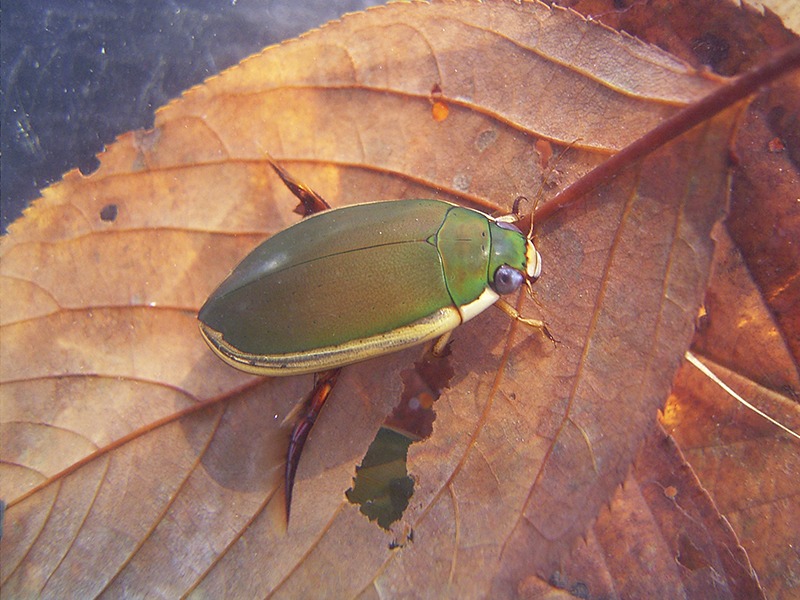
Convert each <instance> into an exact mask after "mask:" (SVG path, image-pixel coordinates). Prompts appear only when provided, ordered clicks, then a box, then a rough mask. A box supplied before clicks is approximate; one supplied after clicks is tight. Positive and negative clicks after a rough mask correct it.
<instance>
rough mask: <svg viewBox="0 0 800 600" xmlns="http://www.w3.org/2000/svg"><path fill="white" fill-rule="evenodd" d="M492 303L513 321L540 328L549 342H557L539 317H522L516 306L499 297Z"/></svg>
mask: <svg viewBox="0 0 800 600" xmlns="http://www.w3.org/2000/svg"><path fill="white" fill-rule="evenodd" d="M494 305H495V306H496V307H497V308H499V309H500V310H502V311H503V312H504V313H506V314H507V315H508V316H509V317H511V318H512V319H514V320H515V321H519V322H520V323H522V324H524V325H527V326H528V327H533V328H535V329H538V330H540V331H541V332H542V333H543V334H545V335H546V336H547V338H548V339H549V340H550V341H551V342H553V343H554V344H555V343H557V340H556V338H554V337H553V334H552V333H550V330H549V329H548V328H547V325H545V322H544V321H541V320H539V319H529V318H527V317H523V316H522V315H521V314H519V311H517V309H516V308H514V307H513V306H511V305H510V304H509V303H508V302H506V301H505V300H503V299H502V298H500V299H499V300H498V301H497V302H495V303H494Z"/></svg>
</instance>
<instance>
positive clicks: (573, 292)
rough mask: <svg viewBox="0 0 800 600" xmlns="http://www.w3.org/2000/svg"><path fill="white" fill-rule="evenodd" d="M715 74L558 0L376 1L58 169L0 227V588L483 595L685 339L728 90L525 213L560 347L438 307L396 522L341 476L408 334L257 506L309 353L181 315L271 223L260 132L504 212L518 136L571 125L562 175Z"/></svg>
mask: <svg viewBox="0 0 800 600" xmlns="http://www.w3.org/2000/svg"><path fill="white" fill-rule="evenodd" d="M720 83H721V82H720V80H718V79H716V78H714V77H712V76H709V75H704V74H702V73H698V72H696V71H693V70H692V69H690V68H688V67H687V66H685V65H684V64H683V63H681V62H679V61H677V60H675V59H673V58H671V57H670V56H668V55H666V54H664V53H662V52H659V51H657V50H655V49H654V48H652V47H648V46H646V45H644V44H642V43H640V42H638V41H636V40H634V39H632V38H629V37H627V36H623V35H619V34H617V33H615V32H613V31H610V30H608V29H605V28H603V27H600V26H598V25H596V24H592V23H588V22H586V21H584V20H582V19H580V18H579V17H577V16H576V15H574V14H572V13H569V12H567V11H564V10H560V9H557V10H551V9H548V8H545V7H543V6H541V5H538V4H534V3H523V4H515V3H511V2H497V3H487V4H478V3H472V2H456V3H434V4H431V5H428V4H398V5H392V6H390V7H385V8H380V9H374V10H370V11H367V12H366V13H363V14H360V15H354V16H351V17H348V18H345V19H343V20H342V21H341V22H337V23H335V24H332V25H329V26H327V27H325V28H323V29H321V30H319V31H316V32H313V33H311V34H308V35H307V36H305V37H303V38H301V39H300V40H298V41H295V42H290V43H286V44H283V45H281V46H277V47H273V48H269V49H267V50H266V51H264V52H263V53H262V54H259V55H257V56H254V57H251V58H250V59H247V60H246V61H243V62H242V63H241V64H240V65H238V66H237V67H235V68H233V69H231V70H229V71H227V72H225V73H224V74H222V75H220V76H217V77H215V78H213V79H211V80H209V81H208V82H206V83H205V84H204V85H203V86H199V87H197V88H194V89H192V90H190V91H189V92H187V93H186V94H185V95H184V96H183V97H182V98H181V99H180V100H177V101H175V102H173V103H171V104H170V105H169V106H167V107H165V108H164V109H162V110H161V111H159V113H158V114H157V118H156V124H155V128H154V130H153V131H151V132H145V133H141V132H137V133H131V134H127V135H125V136H123V137H121V138H120V140H119V141H118V142H117V143H115V144H114V145H113V146H112V147H110V148H109V149H108V151H107V152H106V153H104V154H103V155H102V157H101V166H100V168H99V169H98V171H97V172H96V173H94V174H92V175H91V176H90V177H83V176H82V175H80V174H79V173H78V172H77V171H75V172H71V173H69V174H67V175H66V176H65V178H64V180H63V181H62V182H60V183H58V184H56V185H54V186H52V187H50V188H48V189H47V190H45V191H44V193H43V197H42V198H41V199H40V200H38V201H37V202H36V203H35V205H34V206H33V207H32V208H31V209H29V210H28V211H27V213H26V215H25V217H24V218H23V219H21V220H20V221H18V222H17V223H15V224H14V226H13V227H12V228H11V230H10V234H9V235H8V236H7V237H6V238H4V239H3V241H2V257H3V258H2V264H1V265H0V269H2V282H3V286H4V289H3V298H4V301H3V311H2V315H1V316H0V318H1V319H2V336H3V345H2V348H0V358H1V359H2V360H1V361H0V378H1V379H0V381H2V383H3V385H2V388H0V392H1V393H2V428H3V431H2V434H3V436H2V440H3V441H2V453H3V463H2V471H0V474H2V477H1V478H0V485H2V490H1V492H0V493H1V494H2V497H3V498H6V499H8V501H9V502H10V507H9V510H8V512H7V516H6V523H5V525H6V527H5V534H4V537H3V540H2V543H1V544H0V556H1V557H2V560H0V571H1V574H2V585H3V590H4V592H7V593H8V594H9V595H31V594H42V595H46V596H64V595H72V596H75V595H79V596H88V595H97V594H100V593H104V592H105V593H106V594H108V595H114V596H118V595H123V594H128V595H130V594H133V595H136V594H145V593H150V594H159V595H162V596H168V597H172V596H176V595H180V594H185V593H188V592H192V591H194V592H196V593H198V594H202V595H207V596H222V595H225V594H227V595H230V596H243V597H250V596H264V595H268V594H271V593H275V594H277V595H281V596H286V597H300V596H309V595H321V594H328V595H331V596H353V595H358V594H361V595H363V596H367V595H379V594H391V595H430V596H438V595H441V594H448V595H453V596H455V595H459V596H486V595H488V594H490V593H492V594H494V595H497V596H511V595H515V594H517V593H520V592H522V591H525V590H526V589H527V588H526V586H527V585H528V584H529V583H530V582H531V581H532V580H531V577H532V576H536V577H544V578H545V579H547V578H548V577H550V576H551V575H552V574H553V573H554V572H555V570H556V569H557V568H558V566H559V564H560V563H561V562H563V561H564V560H566V559H567V558H568V557H569V555H570V552H571V550H572V548H573V547H574V545H575V543H576V542H577V541H578V540H579V539H580V538H581V536H583V535H585V534H586V532H587V531H589V530H590V528H591V527H592V525H593V523H594V522H595V519H596V518H597V516H598V514H600V512H601V511H602V508H603V506H605V505H606V504H608V503H609V502H611V501H612V498H614V494H615V493H617V490H618V489H619V485H620V484H621V483H622V482H623V481H624V480H625V479H626V477H627V476H628V472H629V469H630V467H631V465H632V464H633V462H634V459H635V457H636V456H637V452H638V448H639V445H640V442H641V440H642V439H643V438H644V437H645V436H647V435H648V432H650V431H651V429H652V426H653V420H654V418H655V412H656V409H657V408H658V407H659V406H661V404H662V403H663V401H664V398H665V397H666V396H667V394H668V392H669V389H670V385H671V381H672V376H673V373H674V371H675V369H676V368H677V366H678V365H679V361H680V358H681V357H682V356H683V353H684V351H685V349H686V348H687V347H688V344H689V341H690V339H691V335H692V332H693V329H694V318H695V315H696V313H697V309H698V307H699V305H700V303H701V301H702V298H703V294H704V290H705V287H706V280H707V275H708V271H709V265H710V262H711V257H712V251H713V243H712V241H711V237H710V232H711V230H712V228H713V227H714V225H715V223H716V222H717V221H718V220H719V218H720V217H721V216H722V215H723V213H724V209H725V203H726V198H727V181H728V180H727V166H728V162H727V161H728V144H729V140H730V139H731V137H732V136H733V132H734V129H735V126H736V124H737V116H738V114H739V110H740V109H738V108H734V109H732V110H730V111H728V112H727V113H725V114H722V115H720V116H719V117H717V118H715V119H713V120H711V121H709V122H707V123H705V124H703V125H701V126H700V127H698V128H696V129H695V130H693V131H692V132H690V133H689V134H687V135H685V136H683V137H681V138H680V139H679V140H677V141H675V142H673V143H672V144H670V145H669V146H667V147H665V148H663V149H661V150H659V151H658V152H657V153H655V154H653V155H652V156H650V157H648V158H647V159H645V160H644V161H642V162H641V163H638V164H636V165H633V166H632V167H631V168H630V169H628V171H626V172H625V173H624V174H623V175H621V176H620V177H618V178H617V179H616V180H615V181H614V182H612V183H611V184H609V185H606V186H604V187H602V188H600V189H598V190H596V192H595V193H593V194H592V195H591V197H588V198H586V199H585V201H584V202H582V203H580V204H576V205H574V206H572V207H570V208H568V209H566V210H564V211H562V212H560V213H558V214H557V215H556V216H555V217H553V218H551V219H548V220H547V221H545V222H542V223H540V226H539V230H538V240H537V244H538V247H539V248H540V250H541V252H542V255H543V256H544V257H545V261H546V262H545V268H546V275H545V277H543V278H542V280H541V281H540V283H538V284H537V298H538V303H539V305H538V306H537V304H535V303H533V302H530V301H526V300H525V299H524V298H521V299H520V302H521V308H522V310H523V312H524V313H526V314H532V315H537V314H539V315H541V316H542V317H543V318H545V319H546V320H547V322H548V324H549V326H550V327H551V329H552V330H553V332H554V333H555V335H556V337H557V338H558V339H559V341H560V343H559V344H558V345H557V346H556V347H553V345H552V344H551V343H550V342H549V341H548V340H546V339H544V338H543V337H542V336H540V335H537V334H535V333H533V334H531V333H530V332H528V331H522V330H519V329H518V328H517V327H516V326H513V325H511V324H510V323H509V322H508V320H507V319H506V318H505V317H503V316H502V315H500V314H499V313H498V314H495V313H494V312H489V313H487V314H484V315H482V316H481V317H480V318H479V319H476V320H474V321H472V322H470V323H468V324H466V325H465V326H463V327H461V328H459V330H458V331H457V332H456V334H455V336H454V341H453V344H452V355H451V356H450V358H449V361H450V362H451V364H452V366H453V368H454V373H455V375H454V376H453V378H452V380H451V387H450V389H449V390H447V391H446V392H445V393H444V394H443V395H442V397H441V398H440V400H439V401H438V402H437V404H436V412H437V419H436V421H435V423H434V432H433V434H432V436H431V437H430V438H429V439H428V440H426V441H425V442H423V443H419V444H415V445H414V446H412V449H411V452H410V463H409V467H410V470H411V472H412V474H413V475H414V476H415V477H416V479H417V489H416V491H415V494H414V496H413V497H412V499H411V506H410V507H409V509H408V511H407V512H406V514H405V515H404V525H406V526H408V527H410V528H413V531H414V532H415V534H414V541H413V543H408V544H405V545H404V546H403V547H402V548H400V549H397V548H394V549H393V548H392V544H391V542H392V534H387V533H385V532H383V531H382V530H380V529H379V528H377V527H376V526H375V525H374V524H373V523H370V522H369V521H368V520H367V519H366V518H364V517H363V516H362V515H361V514H360V513H359V512H358V510H357V508H356V507H354V506H352V505H350V504H348V503H347V501H346V500H345V498H344V491H345V490H346V489H347V488H348V487H349V486H350V483H351V478H352V476H353V474H354V468H355V465H356V464H358V463H359V462H360V459H361V457H363V455H364V453H365V451H366V448H367V446H368V444H369V442H370V441H371V439H372V437H373V436H374V434H375V431H376V430H377V429H378V427H379V426H380V424H381V422H382V420H383V419H384V418H385V416H386V415H387V414H388V413H389V412H390V411H391V407H392V405H393V404H394V403H395V402H396V401H397V399H398V398H399V396H400V394H401V389H402V378H401V375H400V373H401V371H402V370H403V369H404V368H405V367H407V366H408V365H410V364H411V363H412V362H413V361H414V360H416V359H417V358H418V357H419V356H420V354H421V353H422V350H419V349H417V350H411V351H407V352H404V353H401V354H398V355H394V356H389V357H385V358H382V359H378V360H374V361H369V362H367V363H363V364H361V365H357V366H354V367H352V368H348V369H345V371H344V373H343V376H342V378H341V380H340V382H339V386H338V387H337V389H336V391H335V392H334V397H332V398H331V400H330V401H329V404H328V406H327V407H326V409H325V411H324V412H323V414H322V415H321V417H320V419H319V421H318V423H317V425H316V427H315V429H314V432H313V434H312V436H311V439H310V441H309V443H308V447H307V449H306V452H305V454H304V457H303V461H302V463H301V465H300V470H299V472H298V481H297V485H296V488H295V494H294V498H295V503H294V505H293V508H292V514H293V521H292V524H291V527H290V529H289V531H288V532H285V531H283V529H282V526H281V524H280V523H279V522H276V521H275V513H276V511H275V508H276V507H279V508H281V509H282V506H281V505H280V503H281V489H280V484H279V479H280V477H279V473H280V460H281V457H282V454H281V453H282V451H283V447H284V446H283V444H284V443H285V430H284V429H283V428H282V427H281V422H282V420H283V418H284V417H285V416H286V415H287V414H288V413H289V412H290V411H291V409H292V407H293V404H294V403H295V402H296V401H297V400H298V399H299V398H301V397H302V396H303V395H304V393H305V392H306V391H307V389H308V388H309V386H310V378H308V377H305V378H288V379H280V380H260V379H257V378H253V377H251V376H247V375H244V374H241V373H238V372H236V371H233V370H232V369H230V368H228V367H226V366H224V365H223V364H221V363H220V362H219V361H217V360H216V359H215V358H214V357H213V356H212V355H211V353H210V352H209V351H208V350H207V349H206V348H205V347H204V345H203V343H202V342H201V340H200V336H199V334H198V332H197V329H196V321H195V317H194V315H195V312H196V310H197V308H198V307H199V306H200V305H201V303H202V302H203V300H204V299H205V297H206V296H207V295H208V293H209V292H210V291H211V290H212V289H213V288H214V287H215V285H216V284H217V283H218V282H219V281H220V280H221V279H222V278H223V277H224V276H225V274H226V273H227V271H228V270H229V269H230V268H231V267H232V266H234V265H235V264H236V262H237V261H238V260H239V259H241V258H242V257H243V256H244V255H245V254H246V253H247V252H248V251H249V250H250V249H251V248H252V247H253V246H254V245H255V244H256V243H257V242H258V241H259V240H261V239H263V238H264V237H265V236H268V235H270V234H272V233H274V232H276V231H279V230H281V229H283V228H285V227H286V226H287V225H288V224H289V223H291V222H294V221H295V220H296V219H297V216H296V215H294V214H293V213H292V212H291V208H292V206H293V205H294V201H293V199H292V198H291V196H290V194H289V193H288V191H286V190H285V189H284V188H283V186H282V185H281V184H280V182H279V181H278V180H277V178H275V177H274V176H273V175H272V173H271V171H270V169H269V168H268V166H267V165H266V163H265V161H264V155H265V153H266V152H269V153H270V154H272V155H273V156H274V157H276V158H277V159H279V160H280V161H281V162H282V163H283V164H284V166H286V167H287V168H288V169H290V170H291V171H292V173H293V174H294V175H295V176H296V177H297V178H299V179H300V180H302V181H304V182H306V183H307V184H308V185H310V186H311V187H313V188H314V189H316V190H317V191H319V192H320V193H321V194H322V195H323V196H325V197H326V199H328V200H329V201H330V202H331V203H332V204H333V205H342V204H348V203H352V202H363V201H367V200H374V199H379V198H400V197H414V196H426V197H438V198H444V199H451V200H456V201H459V202H463V203H467V204H469V205H471V206H477V207H483V208H484V209H486V210H493V209H497V208H501V207H505V208H506V209H507V207H508V206H510V203H511V201H512V200H513V199H514V198H515V197H516V196H517V195H520V194H522V195H527V196H529V197H535V196H536V193H537V191H538V190H539V189H540V188H541V184H540V182H541V180H542V167H541V166H540V163H539V159H538V156H537V153H536V151H535V149H534V148H535V144H534V142H535V141H536V140H537V139H539V140H541V139H544V140H546V141H548V142H550V143H551V144H553V145H554V146H556V147H562V148H563V147H566V146H569V150H568V151H567V152H566V153H565V154H564V156H563V158H562V159H561V160H560V161H559V162H558V165H557V168H558V171H559V172H560V173H561V175H560V178H561V181H560V184H561V185H563V184H566V183H569V182H571V181H574V180H575V179H577V178H578V177H580V176H581V175H583V174H584V173H586V172H587V171H588V170H589V169H590V168H591V167H592V166H594V165H596V164H598V163H600V162H602V161H603V160H604V159H605V158H606V157H607V156H608V155H610V154H612V153H614V152H616V151H617V150H619V149H620V148H622V147H624V146H625V145H627V144H628V143H630V142H631V141H633V140H636V139H637V138H638V137H639V136H641V135H642V134H643V133H645V132H647V131H648V130H650V129H651V128H652V127H654V126H655V125H657V124H658V123H659V122H661V121H662V120H663V119H665V118H666V117H668V116H669V115H671V114H674V113H675V112H676V111H677V110H679V109H680V108H681V107H683V106H685V105H687V104H690V103H692V102H693V101H696V100H697V99H699V98H701V97H703V96H705V95H706V94H708V93H709V92H711V91H713V90H714V89H716V88H717V87H718V86H719V85H720ZM436 86H438V89H439V90H441V92H440V95H437V98H438V100H439V101H440V102H443V103H445V104H446V105H447V108H448V110H447V114H446V118H444V120H440V118H441V112H437V114H436V117H434V115H433V114H432V106H431V94H432V90H434V89H436ZM365 192H366V193H367V194H368V195H366V196H365ZM277 512H278V513H280V511H277ZM693 543H694V542H693ZM665 556H666V555H663V556H661V557H660V558H661V559H662V560H665ZM664 577H665V578H666V579H664V581H668V580H669V577H671V574H669V573H667V574H665V575H664ZM550 592H551V593H553V594H558V592H557V591H554V590H550Z"/></svg>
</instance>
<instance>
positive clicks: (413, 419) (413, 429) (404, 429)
mask: <svg viewBox="0 0 800 600" xmlns="http://www.w3.org/2000/svg"><path fill="white" fill-rule="evenodd" d="M448 356H449V349H446V350H445V353H444V356H442V357H434V356H431V355H428V356H426V357H425V358H424V359H423V360H421V361H419V362H417V363H415V364H414V368H412V369H408V370H406V371H404V372H403V373H402V378H403V384H404V387H403V393H402V395H401V397H400V403H399V404H398V405H397V406H396V407H395V409H394V410H393V411H392V414H391V415H389V417H388V418H387V419H386V421H385V422H384V424H383V427H381V429H380V430H379V431H378V433H377V435H376V436H375V439H374V440H373V441H372V443H371V444H370V446H369V449H368V450H367V453H366V454H365V455H364V459H363V460H362V461H361V464H360V465H359V466H358V467H356V476H355V478H354V479H353V487H352V488H350V489H349V490H347V492H345V495H346V496H347V499H348V500H349V501H350V502H351V503H353V504H358V505H359V506H360V507H361V508H360V510H361V512H362V513H363V514H364V515H365V516H367V517H368V518H369V519H370V520H371V521H376V522H377V524H378V525H379V526H381V527H382V528H384V529H389V528H390V527H391V525H392V523H394V522H396V521H399V520H400V518H401V517H402V516H403V512H404V511H405V509H406V508H407V507H408V501H409V500H410V499H411V496H412V495H413V493H414V480H413V479H412V478H411V477H410V476H409V475H408V467H407V460H406V459H407V457H408V448H409V447H410V446H411V444H413V443H414V442H417V441H419V440H423V439H425V438H427V437H428V436H429V435H430V434H431V432H432V431H433V421H434V419H435V418H436V413H435V412H434V410H433V403H434V402H435V401H436V399H437V398H438V397H439V395H440V394H441V390H442V389H444V388H445V387H446V386H447V385H448V384H449V382H450V379H451V378H452V377H453V373H454V371H453V368H452V366H451V365H450V363H449V361H448V360H447V357H448Z"/></svg>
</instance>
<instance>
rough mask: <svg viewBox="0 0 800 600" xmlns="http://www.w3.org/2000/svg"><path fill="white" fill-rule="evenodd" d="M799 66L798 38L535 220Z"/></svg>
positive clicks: (590, 176) (617, 157)
mask: <svg viewBox="0 0 800 600" xmlns="http://www.w3.org/2000/svg"><path fill="white" fill-rule="evenodd" d="M799 67H800V41H798V42H795V43H793V44H791V45H789V46H787V47H785V48H784V49H782V50H781V51H780V52H778V53H777V54H776V55H775V56H773V57H772V58H770V59H769V60H768V61H766V62H764V63H762V64H760V65H758V66H756V67H753V68H752V69H751V70H750V71H747V72H746V73H745V74H744V75H741V76H739V77H737V78H735V79H732V80H731V81H730V83H728V84H726V85H724V86H722V87H721V88H719V89H718V90H717V91H715V92H713V93H711V94H709V95H708V96H706V97H705V98H703V99H702V100H699V101H698V102H695V103H693V104H690V105H688V106H687V107H686V108H684V109H683V110H681V111H680V112H677V113H675V114H674V115H673V116H672V117H670V118H669V119H667V120H666V121H664V122H663V123H661V124H660V125H658V126H657V127H655V128H654V129H652V130H651V131H649V132H648V133H646V134H645V135H643V136H642V137H640V138H639V139H637V140H636V141H635V142H633V143H632V144H629V145H628V146H626V147H625V148H623V149H622V150H620V151H619V152H617V153H616V154H614V155H613V156H612V157H611V158H609V159H608V160H607V161H605V162H603V164H601V165H599V166H598V167H596V168H595V169H592V170H591V171H590V172H589V173H587V174H586V175H584V176H583V177H581V178H580V179H579V180H578V181H576V182H575V183H573V184H572V185H570V186H569V187H567V188H565V189H563V190H562V191H561V192H559V193H558V194H557V195H556V196H554V197H553V199H552V200H550V201H549V202H547V203H546V204H545V205H544V206H542V207H541V208H540V209H539V210H537V211H536V220H537V221H541V220H542V219H546V218H549V217H551V216H552V215H553V214H555V213H556V212H557V211H559V210H561V209H562V208H564V207H565V206H567V205H568V204H570V203H571V202H573V201H575V200H577V199H578V198H580V197H581V196H583V195H585V194H588V193H589V192H590V191H592V190H593V189H594V188H596V187H598V186H599V185H602V184H603V183H605V182H607V181H608V180H609V179H611V178H612V177H614V176H615V175H617V173H619V172H620V171H622V170H623V169H624V168H625V167H627V166H629V165H631V164H633V163H634V162H636V161H637V160H639V159H641V158H643V157H644V156H647V155H648V154H650V153H651V152H653V151H655V150H656V149H658V148H660V147H661V146H663V145H664V144H666V143H667V142H669V141H670V140H672V139H674V138H676V137H678V136H679V135H681V134H683V133H685V132H687V131H688V130H690V129H691V128H692V127H694V126H695V125H699V124H700V123H702V122H703V121H705V120H707V119H709V118H711V117H713V116H714V115H716V114H717V113H719V112H721V111H723V110H724V109H726V108H728V107H729V106H731V105H732V104H734V103H735V102H738V101H739V100H741V99H743V98H746V97H747V96H749V95H750V94H752V93H754V92H755V91H756V90H758V88H760V87H761V86H762V85H764V84H766V83H769V82H771V81H772V80H774V79H776V78H778V77H781V76H782V75H784V74H786V73H787V72H789V71H791V70H793V69H797V68H799Z"/></svg>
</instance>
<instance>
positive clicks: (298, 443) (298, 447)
mask: <svg viewBox="0 0 800 600" xmlns="http://www.w3.org/2000/svg"><path fill="white" fill-rule="evenodd" d="M339 371H341V368H339V369H333V370H331V371H323V372H322V373H317V376H316V382H315V383H314V389H313V390H311V393H310V394H309V395H308V398H306V401H305V404H306V410H305V413H304V414H303V416H302V417H300V419H298V421H297V423H295V425H294V428H293V429H292V435H291V436H290V437H289V448H288V450H287V451H286V472H285V480H284V481H285V486H286V489H285V494H286V524H287V526H288V524H289V513H290V511H291V507H292V488H293V487H294V476H295V474H296V473H297V465H298V464H299V463H300V455H301V454H302V452H303V446H305V444H306V439H307V438H308V434H309V433H310V432H311V428H312V427H314V423H315V422H316V420H317V417H318V416H319V412H320V410H322V407H323V405H324V404H325V401H326V400H327V399H328V396H330V394H331V392H332V391H333V387H334V386H335V385H336V379H337V377H338V376H339Z"/></svg>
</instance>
